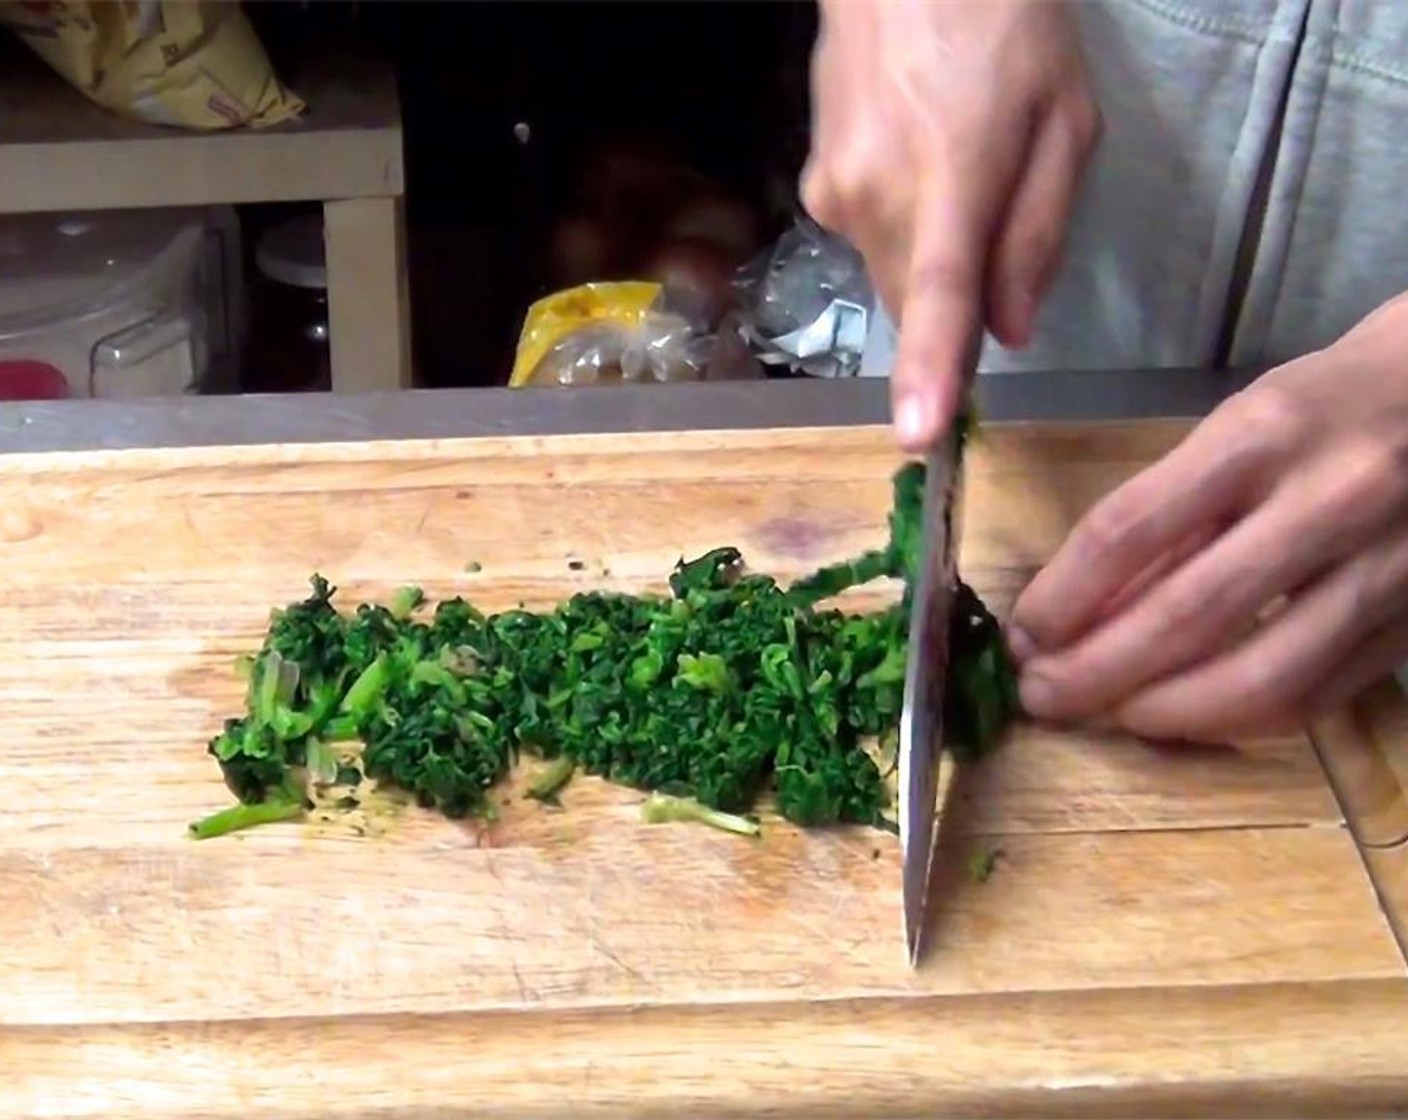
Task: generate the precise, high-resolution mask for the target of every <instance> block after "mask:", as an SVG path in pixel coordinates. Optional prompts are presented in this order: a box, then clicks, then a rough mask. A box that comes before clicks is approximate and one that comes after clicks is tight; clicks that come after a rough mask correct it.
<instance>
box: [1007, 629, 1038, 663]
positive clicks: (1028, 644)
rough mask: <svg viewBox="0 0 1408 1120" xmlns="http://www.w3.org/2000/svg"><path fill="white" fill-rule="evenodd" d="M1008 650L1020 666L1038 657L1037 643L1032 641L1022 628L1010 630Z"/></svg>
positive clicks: (1008, 632) (1008, 633)
mask: <svg viewBox="0 0 1408 1120" xmlns="http://www.w3.org/2000/svg"><path fill="white" fill-rule="evenodd" d="M1007 649H1008V651H1009V652H1010V653H1011V654H1012V657H1013V658H1014V659H1015V660H1016V661H1017V662H1018V663H1019V664H1020V663H1021V662H1023V661H1030V660H1031V659H1032V658H1033V657H1035V656H1036V655H1037V645H1036V642H1034V641H1032V638H1031V635H1030V634H1028V633H1027V632H1026V631H1025V630H1023V629H1022V628H1021V627H1020V626H1013V627H1010V628H1009V629H1008V631H1007Z"/></svg>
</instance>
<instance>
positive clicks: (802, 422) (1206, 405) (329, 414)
mask: <svg viewBox="0 0 1408 1120" xmlns="http://www.w3.org/2000/svg"><path fill="white" fill-rule="evenodd" d="M1253 376H1254V374H1252V373H1221V372H1212V371H1207V370H1185V369H1168V370H1140V371H1124V370H1111V371H1092V372H1085V371H1080V372H1071V371H1066V372H1062V371H1054V372H1050V373H1046V372H1039V373H1004V374H989V375H984V376H981V377H979V378H978V380H977V399H978V405H979V407H980V409H981V410H982V416H983V420H984V422H987V423H1007V422H1017V421H1035V422H1072V421H1106V420H1132V419H1145V418H1155V417H1197V416H1202V415H1205V414H1206V413H1207V412H1208V411H1209V410H1210V409H1211V408H1213V407H1214V406H1215V405H1216V404H1217V402H1218V401H1220V400H1221V399H1223V398H1224V397H1225V396H1226V395H1227V394H1228V393H1230V392H1233V391H1235V390H1236V389H1237V388H1240V387H1242V386H1243V385H1245V384H1246V383H1247V382H1248V381H1250V380H1251V378H1252V377H1253ZM889 417H890V407H889V383H888V382H887V381H886V380H883V379H870V378H849V379H844V380H814V379H810V378H807V379H784V380H771V381H746V382H742V381H740V382H714V383H709V384H681V385H640V386H611V387H609V388H608V387H602V388H596V389H587V388H580V389H423V390H413V391H402V392H392V393H375V394H356V395H334V394H327V393H310V394H278V395H268V396H211V397H180V398H150V399H144V400H126V401H89V400H81V401H57V402H43V403H6V404H0V454H6V453H34V452H53V451H82V450H99V449H101V450H120V449H130V448H151V447H214V446H238V445H249V444H271V443H329V442H333V443H336V442H349V441H357V440H369V439H380V440H400V439H436V438H442V439H449V438H472V437H478V436H508V435H530V436H549V435H571V434H610V433H618V432H619V433H623V434H625V433H630V432H639V431H681V430H695V429H715V430H719V429H732V430H740V429H741V430H747V429H757V428H777V427H781V428H788V427H794V428H795V427H836V426H851V425H863V424H884V423H888V422H889Z"/></svg>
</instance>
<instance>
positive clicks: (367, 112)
mask: <svg viewBox="0 0 1408 1120" xmlns="http://www.w3.org/2000/svg"><path fill="white" fill-rule="evenodd" d="M15 53H16V54H21V55H22V56H23V57H19V58H15V59H13V60H12V58H11V52H10V51H6V52H5V63H6V65H5V67H4V68H3V70H0V213H30V212H35V211H56V210H92V209H109V208H112V209H118V208H124V207H145V206H204V205H214V204H221V203H225V204H234V203H244V202H294V201H312V200H322V201H327V200H334V199H349V198H388V197H396V196H399V195H401V194H402V193H403V191H404V173H403V167H402V149H401V118H400V104H399V100H398V98H397V95H396V83H395V78H394V75H393V74H392V73H391V72H390V71H389V70H388V69H387V68H386V67H384V66H382V65H380V64H377V63H373V62H369V61H365V60H362V59H356V60H345V59H344V60H337V61H335V62H328V61H319V62H318V63H317V64H316V65H309V66H307V67H302V68H300V69H299V70H298V72H297V73H296V74H294V75H291V76H290V77H289V78H287V79H286V81H287V84H288V86H289V87H290V88H291V89H293V90H294V92H296V93H297V94H298V95H299V97H301V98H302V99H303V100H304V101H305V102H306V103H307V105H308V109H307V111H306V112H305V114H304V115H303V116H302V117H301V118H300V119H299V120H297V121H294V122H290V123H287V124H281V125H276V126H273V127H270V128H265V129H247V128H246V129H238V130H231V131H228V132H188V131H181V130H178V129H172V128H162V127H158V126H152V125H144V124H140V123H137V122H135V121H130V120H128V119H126V118H124V117H121V116H118V115H117V114H115V113H112V112H109V111H108V110H106V109H103V108H101V107H99V106H97V105H95V104H93V103H92V102H91V101H89V100H88V99H87V98H86V97H84V96H83V94H81V93H79V92H78V91H77V90H75V89H73V88H72V87H71V86H69V85H68V84H67V83H66V82H64V81H63V80H62V79H61V78H60V77H59V76H58V75H57V74H55V73H54V72H53V71H52V70H50V69H48V67H47V66H45V65H44V64H43V63H42V62H40V61H39V60H38V59H37V58H34V57H33V56H30V55H29V54H28V52H27V51H25V52H15ZM12 61H13V62H14V63H15V64H14V65H11V62H12Z"/></svg>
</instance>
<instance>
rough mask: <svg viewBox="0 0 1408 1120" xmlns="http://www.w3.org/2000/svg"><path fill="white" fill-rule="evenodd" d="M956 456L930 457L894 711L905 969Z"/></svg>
mask: <svg viewBox="0 0 1408 1120" xmlns="http://www.w3.org/2000/svg"><path fill="white" fill-rule="evenodd" d="M958 451H959V445H958V435H957V431H956V429H954V430H951V431H950V433H949V435H948V436H947V438H945V439H944V441H943V442H942V443H941V444H940V445H939V446H938V447H937V448H936V449H935V450H934V451H933V452H932V453H931V454H930V455H929V457H928V461H927V464H926V474H925V479H924V505H923V511H924V512H923V519H924V520H923V526H924V536H923V546H922V551H921V554H920V560H919V567H918V569H917V570H916V572H915V575H914V581H913V589H912V592H911V595H912V598H911V601H910V619H909V651H908V660H907V662H906V665H905V681H904V701H903V705H902V708H901V712H900V751H899V796H900V812H899V824H900V852H901V859H902V864H903V896H904V935H905V944H906V945H907V947H908V949H909V962H910V965H911V966H914V965H917V964H918V963H919V954H920V950H921V948H922V946H921V935H922V933H923V929H924V917H925V906H926V903H927V895H928V887H929V875H930V863H931V856H932V850H933V839H934V820H935V817H936V815H937V802H938V763H939V757H940V754H941V750H942V742H943V698H944V684H945V681H946V680H947V678H948V655H949V643H948V636H949V618H950V615H951V614H952V611H953V599H954V587H955V582H956V579H957V553H958V540H957V537H958V529H959V519H958V517H957V516H956V506H957V504H958V502H957V496H958V490H959V481H960V479H959V455H958Z"/></svg>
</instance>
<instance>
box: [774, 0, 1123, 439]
mask: <svg viewBox="0 0 1408 1120" xmlns="http://www.w3.org/2000/svg"><path fill="white" fill-rule="evenodd" d="M821 8H822V27H821V31H820V35H819V36H818V39H817V44H816V50H815V53H814V56H813V60H812V118H813V123H812V149H811V154H810V158H809V160H808V163H807V167H806V169H805V171H804V172H803V176H802V186H801V193H802V202H803V205H804V206H805V207H806V209H807V211H808V212H809V213H810V214H811V216H812V217H813V218H814V219H815V220H816V221H817V222H818V223H820V224H821V225H822V226H824V227H827V228H829V229H831V230H833V231H834V232H836V233H839V234H840V235H842V236H844V237H846V238H847V239H848V240H849V241H850V242H851V243H852V244H853V245H854V246H855V247H856V249H857V250H858V251H859V252H860V253H861V255H862V256H863V257H864V258H865V261H866V265H867V268H868V270H869V272H870V274H871V278H872V281H873V283H874V286H875V288H876V290H877V293H878V294H879V296H880V299H881V301H882V303H883V304H884V306H885V307H886V309H887V310H888V311H889V312H890V314H891V315H892V317H893V318H894V319H895V321H896V323H897V325H898V328H899V345H898V352H897V355H896V359H895V367H894V370H893V372H892V375H891V378H892V381H891V387H892V402H893V408H894V413H895V426H896V435H897V437H898V439H899V442H900V443H901V445H902V446H903V447H904V448H906V449H907V450H910V451H921V450H926V449H927V448H928V447H929V446H930V445H931V444H932V443H933V441H934V440H936V439H937V438H938V437H940V436H941V435H942V434H943V432H944V431H945V430H946V429H947V427H948V424H949V423H950V421H951V420H952V419H953V417H954V414H955V413H956V411H957V408H958V404H959V401H960V398H961V392H962V390H963V385H962V378H963V376H964V374H965V372H966V371H965V370H964V368H963V362H964V357H965V353H966V352H967V351H968V350H969V348H970V343H971V342H972V341H973V340H974V339H976V337H977V336H978V332H979V331H980V330H981V329H983V328H984V327H986V329H988V330H990V331H991V332H992V334H993V335H994V337H996V338H997V339H998V340H999V341H1000V342H1001V343H1002V344H1003V345H1005V346H1009V347H1020V346H1023V345H1025V344H1026V342H1027V341H1028V340H1029V338H1030V334H1031V331H1032V323H1033V319H1034V317H1035V314H1036V308H1037V306H1038V303H1039V302H1040V300H1041V298H1042V296H1043V295H1044V294H1045V292H1046V289H1047V287H1048V286H1049V285H1050V283H1051V281H1052V279H1053V277H1054V275H1055V273H1056V270H1057V267H1058V265H1059V262H1060V258H1061V255H1062V250H1063V245H1064V243H1065V237H1066V226H1067V221H1068V218H1069V215H1070V211H1071V208H1072V204H1073V201H1074V198H1075V195H1076V192H1077V187H1078V182H1079V179H1080V177H1081V174H1082V172H1083V170H1084V167H1085V164H1086V162H1087V160H1088V158H1089V156H1090V154H1091V152H1092V150H1093V149H1094V147H1095V144H1096V142H1097V139H1098V136H1099V133H1100V128H1101V124H1100V114H1099V111H1098V110H1097V108H1096V105H1095V102H1094V100H1093V97H1092V94H1091V90H1090V86H1089V83H1088V80H1087V76H1086V70H1085V63H1084V59H1083V57H1082V54H1081V51H1080V46H1079V42H1078V36H1077V33H1076V30H1075V28H1074V26H1073V25H1072V23H1071V17H1070V14H1069V11H1068V7H1067V5H1066V4H1064V3H1053V2H1052V0H966V2H955V0H821Z"/></svg>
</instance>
